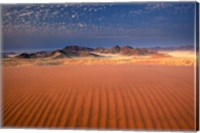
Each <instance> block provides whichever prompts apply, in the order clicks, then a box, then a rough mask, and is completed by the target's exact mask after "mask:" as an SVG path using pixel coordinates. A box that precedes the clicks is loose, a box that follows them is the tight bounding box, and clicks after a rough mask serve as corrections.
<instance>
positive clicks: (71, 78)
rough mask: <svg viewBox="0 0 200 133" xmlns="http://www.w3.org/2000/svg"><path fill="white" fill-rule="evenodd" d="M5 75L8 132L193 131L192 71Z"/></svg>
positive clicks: (133, 68) (10, 71) (123, 68)
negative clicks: (26, 129)
mask: <svg viewBox="0 0 200 133" xmlns="http://www.w3.org/2000/svg"><path fill="white" fill-rule="evenodd" d="M2 71H3V94H2V95H3V112H2V113H3V126H4V127H29V128H33V127H34V128H35V127H37V128H93V129H96V128H98V129H137V130H146V129H149V130H180V129H182V130H192V129H194V128H195V127H194V126H195V116H194V115H195V113H194V94H195V93H194V67H193V66H166V65H136V64H129V65H128V64H121V65H119V64H118V65H111V64H106V65H61V66H59V65H58V66H22V67H11V66H9V67H8V66H6V67H3V68H2Z"/></svg>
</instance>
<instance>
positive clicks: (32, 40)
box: [2, 2, 196, 50]
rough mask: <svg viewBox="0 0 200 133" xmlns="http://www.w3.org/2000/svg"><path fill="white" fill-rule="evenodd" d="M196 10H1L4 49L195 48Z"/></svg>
mask: <svg viewBox="0 0 200 133" xmlns="http://www.w3.org/2000/svg"><path fill="white" fill-rule="evenodd" d="M195 4H196V3H195V2H187V3H186V2H185V3H183V2H182V3H180V2H179V3H174V2H173V3H169V2H168V3H166V2H165V3H161V2H159V3H107V4H103V3H99V4H35V5H33V4H32V5H30V4H29V5H3V6H2V7H3V9H2V18H3V48H4V49H5V50H34V49H55V48H62V47H65V46H66V45H80V46H87V47H94V48H95V47H112V46H114V45H121V46H123V45H130V46H132V47H155V46H160V47H168V46H181V45H193V43H194V42H193V40H194V15H195Z"/></svg>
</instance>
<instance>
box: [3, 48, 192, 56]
mask: <svg viewBox="0 0 200 133" xmlns="http://www.w3.org/2000/svg"><path fill="white" fill-rule="evenodd" d="M189 48H190V47H181V49H189ZM160 49H163V48H160V47H155V48H133V47H131V46H128V45H127V46H118V45H116V46H114V47H112V48H103V47H98V48H95V49H94V48H88V47H80V46H76V45H72V46H66V47H64V48H63V49H59V50H54V51H51V52H47V51H40V52H32V53H21V54H19V55H16V56H15V57H16V58H21V59H37V58H53V59H57V58H77V57H95V58H96V57H104V56H102V54H105V56H106V54H119V55H123V56H143V55H158V52H157V50H160ZM165 49H166V48H165ZM168 49H169V48H168ZM170 49H172V48H170ZM173 49H174V48H173ZM159 56H161V55H160V54H159ZM5 58H6V56H5Z"/></svg>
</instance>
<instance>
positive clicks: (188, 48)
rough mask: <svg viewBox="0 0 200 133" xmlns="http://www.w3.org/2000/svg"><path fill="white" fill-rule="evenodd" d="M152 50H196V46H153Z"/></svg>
mask: <svg viewBox="0 0 200 133" xmlns="http://www.w3.org/2000/svg"><path fill="white" fill-rule="evenodd" d="M150 49H151V50H156V51H157V50H166V51H175V50H178V51H183V50H194V46H193V45H185V46H179V47H164V48H163V47H153V48H150Z"/></svg>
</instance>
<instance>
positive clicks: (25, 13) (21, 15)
mask: <svg viewBox="0 0 200 133" xmlns="http://www.w3.org/2000/svg"><path fill="white" fill-rule="evenodd" d="M31 14H33V11H30V12H24V13H21V14H19V15H18V16H19V17H24V16H29V15H31Z"/></svg>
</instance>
